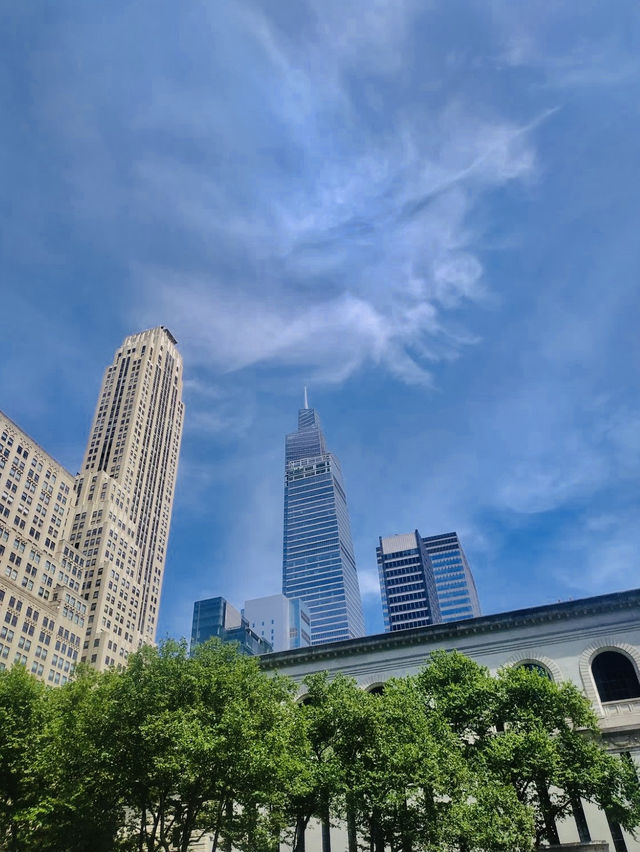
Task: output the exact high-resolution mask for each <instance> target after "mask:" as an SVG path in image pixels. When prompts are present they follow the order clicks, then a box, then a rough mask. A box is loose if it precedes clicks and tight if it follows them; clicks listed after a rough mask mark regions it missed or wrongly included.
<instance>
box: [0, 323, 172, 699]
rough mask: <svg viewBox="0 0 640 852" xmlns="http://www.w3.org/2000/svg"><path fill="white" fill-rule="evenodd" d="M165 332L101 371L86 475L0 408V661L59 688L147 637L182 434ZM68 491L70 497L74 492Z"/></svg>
mask: <svg viewBox="0 0 640 852" xmlns="http://www.w3.org/2000/svg"><path fill="white" fill-rule="evenodd" d="M175 344H176V341H175V340H174V338H173V337H172V335H171V333H170V332H169V331H168V330H167V329H165V328H162V327H160V328H154V329H150V330H149V331H143V332H141V333H139V334H133V335H131V336H130V337H127V338H126V339H125V341H124V343H123V344H122V346H121V347H120V348H119V349H118V350H117V352H116V354H115V357H114V360H113V363H112V364H111V365H110V366H109V367H107V370H106V372H105V375H104V380H103V383H102V388H101V391H100V396H99V398H98V403H97V406H96V412H95V416H94V419H93V426H92V428H91V434H90V437H89V441H88V444H87V449H86V452H85V457H84V462H83V466H82V471H81V473H79V474H78V476H77V477H75V479H74V477H73V476H72V474H71V473H69V472H68V471H66V470H65V469H64V468H63V467H62V466H61V465H60V464H58V463H57V462H56V461H54V459H52V458H51V457H50V456H49V455H48V454H47V453H46V452H45V451H44V450H43V449H42V448H41V447H39V446H38V445H37V444H36V443H35V442H34V441H33V440H32V439H31V438H30V437H29V436H28V435H26V434H25V433H24V432H23V431H22V430H21V429H19V428H18V427H17V426H16V425H15V423H13V422H12V421H11V420H9V419H8V418H7V417H5V416H4V415H2V414H1V413H0V668H2V667H6V666H7V665H10V664H12V663H13V662H15V661H18V662H21V663H24V664H25V665H26V666H27V668H28V670H29V671H32V672H33V673H34V674H35V675H37V676H38V677H40V678H42V679H44V680H46V681H48V682H50V683H53V684H59V683H64V682H65V680H66V679H67V678H68V676H69V674H70V671H71V669H72V668H73V664H74V663H75V662H77V661H78V659H79V658H80V659H81V660H82V661H83V662H84V661H86V662H89V663H90V664H92V665H93V666H95V667H96V668H99V669H103V668H106V667H108V666H111V665H117V664H121V663H124V661H125V660H126V659H127V657H128V655H129V653H131V651H135V650H137V649H138V648H139V647H140V646H141V645H142V644H143V643H146V642H153V640H154V638H155V634H156V626H157V615H158V605H159V601H160V590H161V587H162V576H163V572H164V564H165V558H166V548H167V539H168V536H169V522H170V518H171V507H172V503H173V494H174V490H175V482H176V473H177V466H178V454H179V450H180V439H181V434H182V422H183V417H184V407H183V403H182V359H181V357H180V355H179V354H178V351H177V349H176V345H175ZM74 490H75V493H74Z"/></svg>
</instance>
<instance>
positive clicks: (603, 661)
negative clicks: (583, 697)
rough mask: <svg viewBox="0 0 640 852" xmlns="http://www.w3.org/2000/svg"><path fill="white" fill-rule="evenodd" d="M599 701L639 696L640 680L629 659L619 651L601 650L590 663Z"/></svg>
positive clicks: (621, 699)
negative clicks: (639, 680)
mask: <svg viewBox="0 0 640 852" xmlns="http://www.w3.org/2000/svg"><path fill="white" fill-rule="evenodd" d="M591 671H592V673H593V679H594V680H595V682H596V688H597V690H598V695H599V696H600V701H602V702H603V703H604V702H607V701H626V700H627V699H629V698H640V682H638V675H637V674H636V670H635V666H634V665H633V663H632V662H631V660H630V659H629V658H628V657H626V656H625V655H624V654H621V653H620V652H619V651H602V652H601V653H600V654H598V655H597V657H595V659H594V660H593V662H592V663H591Z"/></svg>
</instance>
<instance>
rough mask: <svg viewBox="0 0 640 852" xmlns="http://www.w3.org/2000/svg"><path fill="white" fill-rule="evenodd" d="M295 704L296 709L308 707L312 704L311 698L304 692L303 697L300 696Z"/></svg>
mask: <svg viewBox="0 0 640 852" xmlns="http://www.w3.org/2000/svg"><path fill="white" fill-rule="evenodd" d="M297 704H298V707H302V706H306V707H309V706H310V705H311V704H313V698H312V697H311V696H310V695H309V693H308V692H305V694H304V695H301V696H300V698H298V701H297Z"/></svg>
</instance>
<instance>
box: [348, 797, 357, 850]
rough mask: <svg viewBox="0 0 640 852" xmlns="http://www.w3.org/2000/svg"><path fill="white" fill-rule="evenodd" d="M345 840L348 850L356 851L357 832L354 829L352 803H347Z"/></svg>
mask: <svg viewBox="0 0 640 852" xmlns="http://www.w3.org/2000/svg"><path fill="white" fill-rule="evenodd" d="M347 841H348V847H349V852H358V832H357V830H356V812H355V809H354V807H353V805H349V804H348V805H347Z"/></svg>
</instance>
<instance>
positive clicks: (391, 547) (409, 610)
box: [376, 530, 442, 632]
mask: <svg viewBox="0 0 640 852" xmlns="http://www.w3.org/2000/svg"><path fill="white" fill-rule="evenodd" d="M376 557H377V560H378V573H379V576H380V592H381V597H382V614H383V616H384V629H385V631H387V632H391V631H394V630H406V629H408V628H410V627H426V625H428V624H439V623H440V621H441V620H442V619H441V617H440V607H439V605H438V594H437V592H436V581H435V579H434V576H433V569H432V567H431V560H430V559H429V555H428V553H427V550H426V548H425V546H424V544H423V543H422V539H421V538H420V533H419V532H418V530H414V532H412V533H404V534H402V535H392V536H388V537H387V538H381V539H380V544H379V546H378V547H377V548H376Z"/></svg>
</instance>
